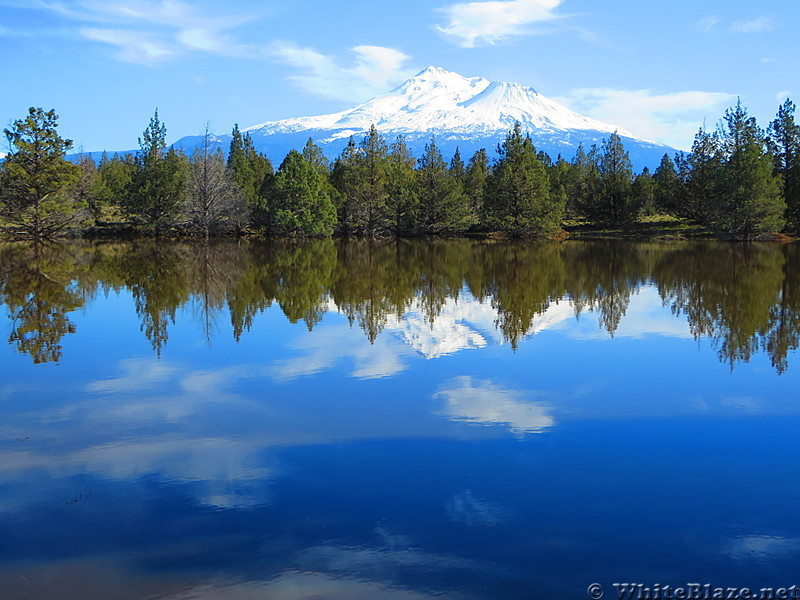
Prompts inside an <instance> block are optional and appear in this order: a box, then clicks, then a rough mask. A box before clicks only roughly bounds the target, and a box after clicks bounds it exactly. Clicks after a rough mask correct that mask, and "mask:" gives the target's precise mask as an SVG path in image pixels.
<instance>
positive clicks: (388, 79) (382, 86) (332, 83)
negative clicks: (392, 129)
mask: <svg viewBox="0 0 800 600" xmlns="http://www.w3.org/2000/svg"><path fill="white" fill-rule="evenodd" d="M351 50H352V52H353V53H354V54H355V65H354V66H352V67H342V66H340V65H339V64H338V63H337V61H336V60H335V59H334V58H333V57H331V56H328V55H325V54H321V53H320V52H318V51H316V50H314V49H313V48H301V47H299V46H296V45H294V44H291V43H288V42H281V43H277V44H276V45H275V46H274V48H273V50H272V55H273V56H274V58H276V59H277V60H279V61H281V62H284V63H286V64H288V65H291V66H293V67H295V68H297V69H299V70H300V71H301V74H300V75H294V76H292V77H291V78H290V79H292V80H293V81H295V82H296V83H297V84H299V85H300V87H302V88H303V89H305V90H307V91H309V92H311V93H313V94H317V95H319V96H323V97H326V98H333V99H335V100H344V101H362V100H366V99H368V98H371V97H372V96H375V95H376V94H379V93H383V92H386V91H387V90H388V89H389V88H391V87H394V86H395V85H397V84H399V83H400V82H402V81H403V80H404V79H406V78H408V77H409V76H410V75H412V74H413V71H412V70H409V69H408V68H406V67H405V66H404V65H405V63H406V62H407V61H408V60H409V58H410V57H409V56H407V55H406V54H403V53H402V52H400V51H399V50H395V49H394V48H386V47H383V46H356V47H354V48H352V49H351Z"/></svg>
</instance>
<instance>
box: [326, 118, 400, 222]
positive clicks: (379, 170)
mask: <svg viewBox="0 0 800 600" xmlns="http://www.w3.org/2000/svg"><path fill="white" fill-rule="evenodd" d="M388 158H389V148H388V146H387V145H386V141H385V140H384V139H383V136H382V135H381V134H380V133H379V132H378V130H377V128H376V127H375V126H374V125H372V126H371V127H370V129H369V132H368V133H367V135H366V136H364V138H363V139H362V140H361V142H360V143H359V144H358V146H355V143H354V142H351V143H350V144H348V145H347V147H346V148H345V149H344V151H343V152H342V155H341V156H340V158H339V160H338V161H337V162H338V164H337V166H336V167H335V170H336V173H335V174H334V177H333V179H334V182H335V185H336V187H337V189H338V190H339V192H340V193H341V194H342V198H341V200H340V206H339V212H340V225H341V227H342V230H343V232H344V233H345V234H346V235H358V236H365V237H377V236H380V235H383V234H384V233H387V232H389V231H390V230H391V226H390V223H389V220H388V212H389V209H388V207H387V202H388V200H389V194H388V184H389V160H388Z"/></svg>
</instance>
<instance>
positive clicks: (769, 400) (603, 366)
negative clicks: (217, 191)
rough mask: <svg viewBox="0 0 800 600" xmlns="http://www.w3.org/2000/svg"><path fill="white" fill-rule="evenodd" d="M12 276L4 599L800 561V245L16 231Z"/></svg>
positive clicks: (659, 576) (0, 397) (778, 571)
mask: <svg viewBox="0 0 800 600" xmlns="http://www.w3.org/2000/svg"><path fill="white" fill-rule="evenodd" d="M0 303H1V304H2V308H0V332H2V339H3V340H4V341H3V343H2V345H0V347H1V348H2V350H0V352H2V360H0V371H1V372H2V373H1V375H0V598H2V599H3V600H17V599H19V600H21V599H23V598H31V599H35V600H51V599H52V600H93V599H98V600H139V599H145V598H148V599H150V598H157V599H163V600H189V599H192V600H200V599H208V600H211V599H221V600H255V599H275V600H300V599H311V598H314V599H326V600H327V599H341V600H352V599H374V598H387V599H403V600H405V599H423V598H453V599H462V598H463V599H481V598H504V599H505V598H507V599H539V598H542V599H544V598H547V599H550V598H558V599H562V598H563V599H572V598H575V599H578V598H581V599H583V598H587V597H590V598H599V597H600V595H599V594H600V591H599V588H597V587H593V588H591V590H589V586H590V585H591V584H599V585H600V586H602V588H603V589H604V591H605V597H606V598H617V597H618V596H619V594H620V593H622V592H624V590H623V589H622V588H620V587H619V586H617V587H615V586H614V584H615V583H617V584H619V583H632V584H637V583H640V584H643V586H644V588H641V589H640V588H636V589H638V590H639V592H642V590H645V589H647V588H649V589H650V593H651V597H653V598H659V597H665V598H666V597H669V596H655V595H653V594H654V593H658V592H653V591H652V590H654V589H655V590H657V589H665V588H664V586H679V587H680V586H683V587H686V586H687V585H688V584H690V583H695V584H698V585H703V584H710V585H711V586H714V587H726V588H727V587H737V588H743V587H748V588H751V589H753V590H758V589H760V588H765V587H773V588H779V587H786V588H788V587H789V586H792V585H800V568H798V563H799V562H800V511H799V510H798V505H800V450H798V427H799V426H800V394H799V393H798V392H800V380H799V378H798V374H799V373H800V360H799V359H800V357H798V354H797V346H798V340H800V247H798V246H797V245H796V244H788V245H768V244H762V245H759V244H732V243H721V242H657V241H651V242H627V241H577V240H576V241H566V242H562V243H528V244H513V243H504V242H487V241H476V240H451V241H400V242H386V243H370V242H342V241H331V240H325V241H312V242H307V243H303V244H290V243H273V244H270V243H266V242H254V241H240V242H236V241H225V242H217V243H211V244H208V245H203V244H200V243H179V242H168V241H134V242H114V243H101V242H74V243H69V244H64V245H48V246H44V247H39V248H33V247H30V246H26V245H20V244H5V245H0ZM657 585H658V586H661V587H660V588H656V587H654V586H657ZM587 590H588V591H587ZM620 590H622V592H621V591H620ZM639 592H636V593H639ZM643 594H644V592H642V593H641V594H639V596H637V595H635V594H634V595H633V596H631V597H634V598H635V597H647V596H646V594H644V595H643ZM688 597H692V596H688ZM695 597H703V596H695ZM709 597H710V596H709ZM737 597H745V596H737ZM789 597H792V596H789ZM794 597H798V596H794Z"/></svg>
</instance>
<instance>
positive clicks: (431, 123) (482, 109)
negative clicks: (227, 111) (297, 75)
mask: <svg viewBox="0 0 800 600" xmlns="http://www.w3.org/2000/svg"><path fill="white" fill-rule="evenodd" d="M515 123H519V124H520V126H521V128H522V131H523V132H524V133H527V134H529V135H530V136H531V138H532V139H533V140H534V143H535V144H536V145H537V147H539V148H546V149H548V150H547V151H548V152H551V153H552V154H553V156H555V155H556V154H558V153H563V154H564V155H565V156H569V155H570V153H571V151H574V149H575V148H576V147H577V146H578V144H583V145H584V146H587V147H588V146H590V145H592V144H599V143H601V142H602V141H603V139H605V138H607V137H608V136H609V135H610V134H611V133H614V132H615V131H616V132H617V133H618V134H619V135H620V136H622V137H623V138H628V139H629V140H630V143H636V144H639V145H641V146H642V147H643V148H647V149H648V151H651V150H652V153H653V155H655V154H656V153H658V159H660V158H661V156H662V155H663V153H664V152H665V151H667V150H669V148H667V147H666V146H662V145H660V144H655V143H653V142H649V141H648V140H644V139H641V138H637V137H636V136H635V135H634V134H632V133H630V132H628V131H626V130H625V129H624V128H622V127H619V126H618V125H613V124H610V123H603V122H601V121H597V120H595V119H592V118H589V117H585V116H583V115H580V114H578V113H576V112H574V111H572V110H570V109H569V108H567V107H566V106H563V105H562V104H559V103H558V102H556V101H555V100H551V99H550V98H547V97H545V96H543V95H541V94H539V93H538V92H537V91H536V90H534V89H533V88H530V87H526V86H524V85H521V84H519V83H510V82H503V81H494V82H492V81H489V80H488V79H484V78H482V77H464V76H462V75H459V74H458V73H454V72H452V71H448V70H446V69H443V68H441V67H436V66H429V67H426V68H425V69H423V70H422V71H420V72H419V73H417V74H416V75H415V76H413V77H411V78H410V79H408V80H406V81H405V82H403V83H401V84H400V85H399V86H397V87H396V88H394V89H393V90H391V91H389V92H387V93H385V94H382V95H380V96H377V97H375V98H373V99H371V100H369V101H367V102H364V103H363V104H359V105H358V106H355V107H353V108H351V109H348V110H344V111H342V112H338V113H334V114H327V115H320V116H316V117H299V118H294V119H285V120H282V121H270V122H267V123H262V124H261V125H256V126H254V127H249V128H247V129H246V130H245V131H247V132H249V133H250V134H251V135H252V136H253V137H254V140H260V141H258V142H257V143H258V144H261V145H262V147H267V146H268V145H269V144H271V143H272V141H271V140H277V139H279V138H280V139H286V140H289V139H292V140H295V139H297V140H302V141H303V142H304V141H305V139H307V138H308V137H312V138H314V140H315V141H316V142H317V143H318V144H320V145H322V146H323V147H326V148H327V147H330V148H338V147H340V146H341V145H342V144H344V143H345V142H346V140H347V139H348V138H350V137H351V136H358V135H361V134H363V133H365V132H366V131H368V130H369V128H370V127H371V126H372V125H375V126H376V127H377V129H378V130H379V131H380V132H381V133H382V134H383V135H384V136H386V138H387V139H393V138H395V137H396V136H400V135H401V136H403V137H404V138H405V139H406V140H415V142H414V143H416V142H420V143H423V141H424V140H429V139H430V137H431V136H432V135H436V138H437V141H440V142H441V143H442V146H443V147H444V146H445V145H447V144H451V145H452V146H453V147H455V146H456V145H458V144H461V146H462V150H463V149H464V148H467V147H473V146H475V147H476V148H478V147H481V146H482V147H492V146H494V145H496V144H497V142H498V141H501V140H502V139H503V138H504V137H505V135H506V134H507V133H508V131H509V129H511V128H512V127H514V124H515ZM281 136H282V137H281ZM292 143H295V142H292ZM626 143H628V142H626Z"/></svg>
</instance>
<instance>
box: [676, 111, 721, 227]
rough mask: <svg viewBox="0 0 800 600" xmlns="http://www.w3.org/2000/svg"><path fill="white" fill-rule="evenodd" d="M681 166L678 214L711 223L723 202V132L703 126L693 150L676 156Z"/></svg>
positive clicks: (705, 223)
mask: <svg viewBox="0 0 800 600" xmlns="http://www.w3.org/2000/svg"><path fill="white" fill-rule="evenodd" d="M676 163H677V168H678V178H679V180H680V185H679V187H678V192H679V195H678V198H677V211H678V215H679V216H681V217H685V218H688V219H692V220H693V221H695V222H697V223H701V224H704V225H710V224H711V222H712V220H713V219H712V215H713V213H714V211H715V210H717V208H716V207H717V206H718V205H719V203H720V202H721V199H720V196H721V194H722V188H721V177H722V151H721V148H720V141H719V136H718V135H717V134H716V133H709V132H708V131H706V130H705V129H704V128H703V127H701V128H700V129H699V130H698V131H697V133H696V134H695V137H694V142H693V144H692V151H691V152H690V153H689V154H684V155H679V156H678V157H676Z"/></svg>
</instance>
